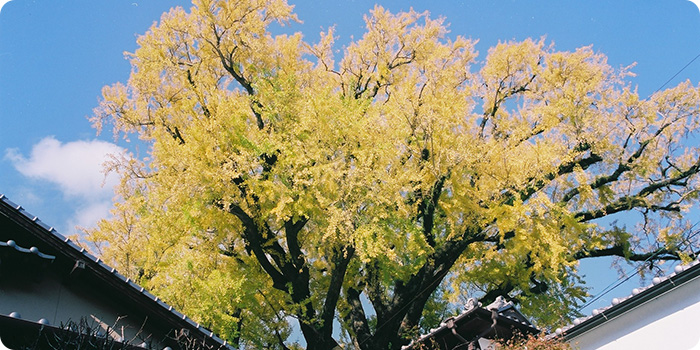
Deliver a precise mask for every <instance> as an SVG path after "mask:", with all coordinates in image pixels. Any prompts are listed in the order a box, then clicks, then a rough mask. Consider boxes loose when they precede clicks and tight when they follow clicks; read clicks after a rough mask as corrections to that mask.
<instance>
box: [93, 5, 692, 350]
mask: <svg viewBox="0 0 700 350" xmlns="http://www.w3.org/2000/svg"><path fill="white" fill-rule="evenodd" d="M292 10H293V8H292V6H290V5H288V4H287V3H286V2H285V1H284V0H239V1H217V0H195V1H194V5H193V7H192V8H191V9H189V10H184V9H182V8H175V9H173V10H171V11H170V12H168V13H166V14H164V15H163V17H162V18H161V20H160V22H159V23H157V24H154V26H153V27H151V28H150V30H149V31H148V32H147V33H146V34H145V35H143V36H141V37H140V38H139V39H138V45H139V47H138V49H137V50H136V51H135V52H134V53H131V54H128V57H129V58H130V60H131V65H132V71H131V76H130V78H129V80H128V82H127V83H126V84H121V83H117V84H114V85H111V86H107V87H105V88H104V90H103V96H104V97H103V100H102V101H101V103H100V106H99V107H98V108H97V109H96V110H95V114H94V116H93V118H92V121H93V123H94V125H95V126H96V127H97V128H98V129H101V128H102V127H104V126H108V127H112V128H113V130H114V132H115V134H116V135H122V136H125V137H129V136H131V135H135V136H137V137H138V138H139V139H140V141H141V142H143V143H145V144H147V145H148V146H149V152H148V155H147V156H146V157H141V158H139V157H136V156H134V157H125V158H122V159H115V161H114V162H112V163H111V164H110V168H111V170H113V171H116V172H118V173H120V174H121V179H122V181H121V185H120V187H119V189H118V194H119V196H118V198H119V199H118V200H117V201H116V203H115V208H114V210H113V216H112V217H111V218H110V219H107V220H103V221H102V222H100V223H99V225H98V227H96V228H94V229H91V230H89V232H88V233H89V237H90V239H91V240H92V241H93V242H95V243H96V245H97V247H99V249H100V252H101V254H102V256H103V258H104V259H105V260H108V261H110V262H111V263H113V264H114V265H116V267H117V268H119V269H120V270H121V271H123V273H125V274H126V275H127V276H129V277H131V278H133V279H135V280H138V281H139V282H140V283H142V284H144V285H145V286H146V287H148V288H150V289H151V290H153V291H154V293H156V294H157V295H159V296H161V297H162V298H163V299H164V300H166V301H167V302H169V303H171V304H173V305H174V306H176V307H178V308H180V309H182V310H183V311H184V312H185V313H187V314H189V315H191V316H192V317H194V318H196V319H197V320H198V321H199V322H201V323H202V324H204V325H207V326H209V327H212V328H213V329H214V330H215V331H216V332H217V333H219V334H221V335H222V336H223V337H225V338H226V339H228V340H229V341H230V342H231V343H232V344H235V345H237V346H240V347H246V348H264V347H272V348H288V347H290V346H293V345H292V344H289V343H288V342H287V339H288V337H289V334H290V332H292V330H291V329H292V326H295V327H298V329H299V330H300V333H301V334H302V335H303V337H304V339H305V343H306V346H307V348H308V349H332V348H334V347H336V346H341V347H348V348H358V349H399V348H400V347H401V346H402V345H405V344H407V343H408V342H409V341H410V340H411V339H412V338H414V337H416V336H417V335H418V334H420V332H423V331H425V329H426V328H428V327H430V326H433V325H434V322H436V321H437V322H439V320H440V318H441V317H442V316H444V313H445V312H446V311H445V310H449V307H450V306H451V305H458V302H459V301H460V300H463V299H465V298H467V297H477V298H480V299H481V300H482V301H484V302H488V301H491V300H493V299H494V298H495V297H496V296H498V295H506V296H507V297H508V298H509V299H510V300H514V301H515V302H517V303H518V304H519V305H520V308H521V309H522V311H523V312H524V313H526V314H529V315H531V316H533V317H535V319H536V320H537V321H538V322H539V324H540V325H544V326H546V325H549V324H552V323H554V322H558V321H560V320H562V319H565V318H566V317H569V316H571V315H573V314H574V313H575V312H576V308H577V307H578V306H579V305H580V303H581V301H582V300H583V298H585V296H586V289H585V285H584V283H583V281H582V280H581V278H580V276H579V275H578V273H577V266H578V261H579V260H581V259H585V258H592V257H601V256H616V257H620V258H623V259H626V260H627V261H631V262H653V261H656V260H664V259H666V260H668V259H675V260H684V259H692V258H695V256H696V252H697V251H696V250H694V249H693V247H695V245H694V243H695V240H693V238H694V237H693V236H692V230H691V227H692V226H691V224H692V223H691V222H689V221H688V220H687V219H684V213H687V212H688V211H689V210H690V209H691V208H692V206H693V205H695V204H696V203H697V190H696V189H697V188H698V175H697V174H698V171H700V154H699V150H698V147H697V139H696V137H697V132H698V122H699V121H700V90H699V89H698V88H697V87H695V86H693V85H692V84H690V83H682V84H680V85H678V86H676V87H674V88H671V89H668V90H664V91H659V92H657V93H654V94H653V95H652V96H649V97H648V98H641V97H640V96H639V95H638V94H637V92H636V90H635V89H634V88H633V87H632V86H631V85H630V83H629V81H628V77H629V76H631V74H632V73H631V72H630V71H629V69H628V68H613V67H611V66H610V65H608V64H607V62H606V57H605V56H604V55H602V54H600V53H596V52H595V51H594V50H593V49H592V48H591V47H583V48H580V49H577V50H575V51H573V52H561V51H557V50H556V49H555V48H554V47H553V45H551V44H548V43H547V42H546V41H545V40H525V41H522V42H507V43H501V44H498V45H497V46H495V47H493V48H491V49H490V50H489V51H488V54H486V55H485V57H484V58H483V59H482V61H478V60H477V53H476V52H475V49H474V45H475V42H474V41H472V40H468V39H465V38H463V37H460V36H457V37H453V36H448V35H447V30H446V28H445V24H444V23H443V20H442V19H433V18H430V17H429V16H428V14H427V13H417V12H414V11H409V12H405V13H398V14H392V13H389V12H388V11H386V10H385V9H383V8H382V7H380V6H377V7H375V8H374V10H373V11H371V13H370V14H369V15H368V16H367V17H366V19H365V21H366V32H365V34H364V35H363V36H362V38H361V39H359V40H356V41H354V42H352V43H350V44H348V45H346V46H345V47H344V48H343V49H342V50H341V51H338V50H337V47H336V45H337V44H335V43H334V33H333V30H332V29H331V30H328V31H327V32H323V33H321V35H320V39H319V40H318V42H315V43H309V42H307V41H305V40H304V39H303V38H302V35H301V34H299V33H296V34H273V30H272V29H271V28H272V27H271V26H273V25H274V26H275V29H274V32H276V33H277V32H283V30H280V29H278V23H279V24H282V25H283V26H284V25H285V24H287V23H289V22H294V21H297V18H296V16H295V15H294V14H293V12H292ZM338 52H340V54H339V55H340V56H341V57H336V55H338ZM625 213H629V214H625ZM608 218H609V220H606V219H608ZM620 218H624V220H622V221H623V222H622V223H620V224H615V223H614V221H613V220H615V219H620ZM634 222H638V225H635V224H634ZM431 323H433V324H431Z"/></svg>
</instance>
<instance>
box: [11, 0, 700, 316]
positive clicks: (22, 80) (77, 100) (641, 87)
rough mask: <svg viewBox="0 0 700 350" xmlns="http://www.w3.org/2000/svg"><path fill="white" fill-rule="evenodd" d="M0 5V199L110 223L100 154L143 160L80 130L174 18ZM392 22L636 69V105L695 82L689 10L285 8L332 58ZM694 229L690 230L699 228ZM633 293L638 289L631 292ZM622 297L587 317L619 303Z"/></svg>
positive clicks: (119, 5)
mask: <svg viewBox="0 0 700 350" xmlns="http://www.w3.org/2000/svg"><path fill="white" fill-rule="evenodd" d="M4 2H5V1H2V0H0V6H2V9H1V10H0V194H5V195H6V196H7V197H9V198H10V199H11V200H12V201H14V202H16V203H18V204H21V205H22V206H23V207H25V208H26V209H27V210H28V211H30V212H31V213H33V214H34V215H37V216H39V218H41V219H42V220H43V221H44V222H47V223H48V224H49V225H54V226H55V227H56V228H57V229H58V230H59V231H60V232H62V233H64V234H66V235H71V234H75V233H77V232H79V231H78V230H77V229H76V226H83V227H88V226H92V225H94V224H95V222H96V221H97V220H98V219H99V218H101V217H105V216H106V215H108V210H109V208H110V205H111V200H112V196H113V192H112V186H114V184H115V183H116V181H117V180H116V179H115V178H114V177H113V176H107V177H105V175H104V174H103V173H102V172H101V168H102V166H101V164H102V163H103V162H104V161H105V160H106V159H108V154H117V153H119V152H122V151H123V150H128V151H129V152H138V153H139V154H141V155H144V154H145V153H146V152H147V150H145V149H142V148H143V146H141V147H139V145H137V144H134V143H127V142H126V141H124V140H121V139H114V138H113V136H112V134H111V132H109V131H106V132H105V133H103V134H100V135H97V134H96V132H95V130H94V129H93V128H92V127H91V125H90V123H89V122H88V120H87V118H88V117H89V116H90V115H91V113H92V109H93V108H95V107H96V106H97V105H98V100H99V97H100V92H101V88H102V86H104V85H107V84H113V83H115V82H118V81H121V82H126V80H127V79H128V76H129V72H130V65H129V62H128V61H127V60H126V59H125V58H124V52H125V51H128V52H133V51H134V50H135V49H136V37H137V36H138V35H139V34H141V33H145V32H146V31H147V30H148V28H149V27H150V26H151V25H152V24H153V23H154V22H155V21H157V20H158V19H159V18H160V15H161V14H162V13H163V12H165V11H167V10H168V9H169V8H171V7H174V6H182V7H185V8H189V7H190V6H191V4H190V3H189V2H188V1H165V0H150V1H138V0H61V1H56V0H12V1H9V2H7V3H6V4H4V6H3V5H2V4H3V3H4ZM376 2H379V4H381V5H382V6H384V7H385V8H387V9H389V10H390V11H392V12H397V11H401V10H408V9H409V8H410V7H413V8H414V9H415V10H417V11H429V12H430V13H431V17H444V18H445V19H446V22H447V23H450V26H449V28H450V31H451V32H450V34H449V35H452V36H456V35H462V36H465V37H468V38H473V39H479V44H478V45H477V49H478V51H479V53H480V55H479V57H480V58H481V59H483V58H484V57H485V56H486V53H487V52H488V48H489V47H491V46H493V45H495V44H497V43H498V42H499V41H510V40H522V39H525V38H528V37H531V38H540V37H546V39H547V41H549V42H553V43H554V44H555V47H556V48H557V49H558V50H567V51H568V50H574V49H576V48H577V47H581V46H587V45H593V48H594V50H595V51H598V52H601V53H604V54H606V55H607V56H608V63H609V64H610V65H612V66H613V67H622V66H629V65H631V64H636V66H635V67H634V68H633V69H632V71H633V72H634V73H636V77H634V78H632V79H631V81H632V83H633V84H634V85H636V86H637V87H638V91H639V93H640V95H641V96H642V97H646V96H648V95H650V94H652V93H653V92H654V91H656V90H658V89H660V88H662V87H670V86H674V85H677V84H678V83H679V82H681V81H685V80H690V81H691V82H692V83H693V84H694V85H697V84H698V82H700V58H698V59H697V60H694V59H696V58H697V57H698V55H700V10H699V9H698V7H696V5H694V4H693V3H692V2H690V1H688V0H663V1H661V0H617V1H608V0H605V1H602V0H579V1H571V0H561V1H552V0H528V1H525V0H500V1H494V0H466V1H446V0H433V1H409V0H403V1H395V0H391V1H384V0H336V1H308V0H306V1H294V0H290V3H292V4H295V5H296V7H295V12H296V13H297V14H298V16H299V19H300V20H302V21H303V23H302V24H297V23H293V24H291V25H290V26H289V27H286V28H284V29H282V30H284V31H290V32H295V31H301V32H302V33H303V34H304V36H305V38H306V40H307V41H316V40H317V39H318V33H319V32H320V31H321V30H323V29H326V28H328V27H329V26H332V25H335V27H336V34H337V35H338V36H339V39H338V40H337V42H338V43H339V49H342V45H343V44H345V43H347V42H349V41H350V40H351V38H352V37H353V36H354V37H356V38H358V37H360V36H362V33H363V32H364V22H363V15H365V14H367V13H368V12H369V10H370V9H371V8H373V7H374V5H375V3H376ZM697 221H700V219H698V220H697ZM609 265H610V261H609V260H606V261H603V262H598V263H586V264H585V265H584V271H586V273H587V276H588V277H587V278H586V280H587V282H588V284H589V285H591V286H592V287H593V288H594V289H593V290H592V293H593V294H599V292H600V291H601V290H602V289H603V288H605V287H607V286H608V285H609V284H611V283H614V282H615V281H616V280H617V279H618V275H617V274H616V272H615V270H614V269H611V268H610V266H609ZM630 283H632V285H638V284H639V283H640V281H639V280H638V279H636V278H633V279H632V280H630ZM631 288H632V287H631V286H630V284H629V283H628V284H627V285H625V286H623V287H621V288H618V289H616V290H614V291H612V292H611V293H609V294H606V295H605V296H604V297H602V298H600V299H599V300H598V301H597V302H596V303H595V304H593V305H592V306H591V307H599V306H603V305H608V304H609V303H610V300H611V299H612V298H613V297H617V296H625V295H627V294H629V292H630V290H631Z"/></svg>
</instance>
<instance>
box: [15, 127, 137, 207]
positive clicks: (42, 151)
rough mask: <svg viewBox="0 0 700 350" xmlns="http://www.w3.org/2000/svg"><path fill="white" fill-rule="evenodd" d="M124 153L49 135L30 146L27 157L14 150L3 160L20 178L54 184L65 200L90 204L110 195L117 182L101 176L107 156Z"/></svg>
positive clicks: (114, 147)
mask: <svg viewBox="0 0 700 350" xmlns="http://www.w3.org/2000/svg"><path fill="white" fill-rule="evenodd" d="M124 152H125V151H124V149H123V148H121V147H119V146H117V145H115V144H113V143H109V142H105V141H99V140H93V141H73V142H67V143H65V144H62V143H61V142H60V141H58V140H56V139H55V138H53V137H51V136H50V137H46V138H44V139H42V140H41V141H39V143H37V144H36V145H34V146H33V147H32V151H31V155H30V156H29V158H25V157H24V156H23V155H21V154H20V153H19V151H18V150H17V149H9V150H7V151H6V152H5V157H6V158H7V159H9V160H10V161H11V162H12V164H13V165H14V167H15V169H17V171H19V172H20V173H21V174H22V175H24V176H27V177H30V178H33V179H38V180H44V181H48V182H51V183H54V184H56V185H58V186H59V188H60V189H61V192H62V193H63V194H64V195H66V196H68V197H73V198H78V199H85V200H90V201H93V200H98V199H102V198H105V197H111V196H112V193H113V191H112V189H113V188H114V186H115V185H116V184H117V183H118V181H119V179H118V177H117V175H116V174H113V173H112V174H108V175H107V176H106V177H105V174H104V173H103V166H104V163H105V162H106V161H107V160H109V157H110V155H118V154H121V153H124Z"/></svg>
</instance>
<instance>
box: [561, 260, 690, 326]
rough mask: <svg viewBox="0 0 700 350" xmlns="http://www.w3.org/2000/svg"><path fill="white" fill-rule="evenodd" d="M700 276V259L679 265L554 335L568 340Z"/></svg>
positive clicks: (576, 320)
mask: <svg viewBox="0 0 700 350" xmlns="http://www.w3.org/2000/svg"><path fill="white" fill-rule="evenodd" d="M698 277H700V261H699V260H695V261H693V262H691V263H689V264H688V265H678V266H676V267H675V268H674V272H673V273H671V274H669V275H667V276H663V277H654V278H653V280H652V284H651V285H648V286H646V287H638V288H634V289H633V290H632V294H630V295H628V296H626V297H622V298H614V299H613V300H612V304H611V305H609V306H606V307H602V308H598V309H595V310H593V311H592V312H591V316H587V317H581V318H577V319H575V320H574V321H573V324H571V325H568V326H566V327H563V328H559V329H557V330H556V332H555V334H554V336H563V337H564V339H566V340H569V339H572V338H574V337H576V336H578V335H581V334H583V333H585V332H587V331H589V330H591V329H593V328H596V327H598V326H600V325H602V324H604V323H605V322H607V321H609V320H611V319H614V318H616V317H618V316H620V315H622V314H624V313H626V312H628V311H630V310H633V309H635V308H637V307H638V306H641V305H643V304H645V303H647V302H649V301H651V300H653V299H655V298H657V297H659V296H661V295H663V294H665V293H668V292H670V291H671V290H673V289H675V288H677V287H680V286H682V285H684V284H685V283H688V282H690V281H692V280H694V279H696V278H698Z"/></svg>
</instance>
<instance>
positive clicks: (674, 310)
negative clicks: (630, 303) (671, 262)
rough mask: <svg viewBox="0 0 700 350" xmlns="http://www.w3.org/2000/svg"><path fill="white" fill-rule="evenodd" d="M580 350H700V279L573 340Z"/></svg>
mask: <svg viewBox="0 0 700 350" xmlns="http://www.w3.org/2000/svg"><path fill="white" fill-rule="evenodd" d="M571 344H572V345H574V348H575V349H580V350H593V349H598V350H628V349H674V350H691V349H693V350H695V349H699V350H700V278H696V279H694V280H692V281H690V282H688V283H686V284H684V285H682V286H680V287H677V288H675V289H673V290H672V291H670V292H668V293H666V294H663V295H661V296H659V297H657V298H655V299H652V300H650V301H648V302H647V303H645V304H643V305H640V306H638V307H637V308H635V309H633V310H630V311H628V312H627V313H625V314H623V315H621V316H619V317H617V318H614V319H612V320H609V321H607V322H605V323H603V324H602V325H600V326H598V327H597V328H595V329H592V330H590V331H588V332H586V333H584V334H582V335H580V336H578V337H576V338H573V339H572V340H571Z"/></svg>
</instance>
